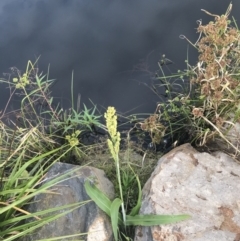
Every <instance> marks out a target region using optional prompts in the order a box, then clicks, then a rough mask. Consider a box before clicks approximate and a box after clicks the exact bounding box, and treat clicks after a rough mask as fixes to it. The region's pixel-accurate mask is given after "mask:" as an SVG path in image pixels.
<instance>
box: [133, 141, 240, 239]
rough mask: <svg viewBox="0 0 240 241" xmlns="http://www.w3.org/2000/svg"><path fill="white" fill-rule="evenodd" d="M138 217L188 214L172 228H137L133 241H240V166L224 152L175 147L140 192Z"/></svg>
mask: <svg viewBox="0 0 240 241" xmlns="http://www.w3.org/2000/svg"><path fill="white" fill-rule="evenodd" d="M140 213H141V214H190V215H191V219H189V220H187V221H182V222H179V223H175V224H171V225H162V226H153V227H141V226H139V227H137V228H136V232H135V241H151V240H154V241H181V240H184V241H210V240H211V241H220V240H221V241H239V240H240V165H239V163H237V162H236V161H235V160H233V159H232V158H230V157H229V156H228V155H226V154H224V153H222V152H215V153H214V154H212V155H210V154H208V153H199V152H198V151H196V150H195V149H194V148H193V147H191V145H190V144H184V145H182V146H179V147H177V148H175V149H173V150H172V151H170V152H169V153H167V154H166V155H164V156H163V157H162V158H161V159H160V160H159V162H158V165H157V167H156V169H155V171H154V172H153V173H152V175H151V177H150V179H149V180H148V181H147V183H146V184H145V186H144V188H143V202H142V207H141V210H140Z"/></svg>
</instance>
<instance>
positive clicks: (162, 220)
mask: <svg viewBox="0 0 240 241" xmlns="http://www.w3.org/2000/svg"><path fill="white" fill-rule="evenodd" d="M189 218H190V215H187V214H182V215H153V214H147V215H135V216H130V215H127V217H126V225H127V226H129V225H140V226H153V225H161V224H170V223H175V222H179V221H183V220H186V219H189Z"/></svg>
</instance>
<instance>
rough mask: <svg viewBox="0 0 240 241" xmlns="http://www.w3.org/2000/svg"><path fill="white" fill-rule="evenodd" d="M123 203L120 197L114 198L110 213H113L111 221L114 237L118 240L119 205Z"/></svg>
mask: <svg viewBox="0 0 240 241" xmlns="http://www.w3.org/2000/svg"><path fill="white" fill-rule="evenodd" d="M121 204H122V200H121V199H119V198H116V199H114V201H113V202H112V204H111V208H110V213H111V222H112V229H113V235H114V239H115V240H118V218H119V207H120V206H121Z"/></svg>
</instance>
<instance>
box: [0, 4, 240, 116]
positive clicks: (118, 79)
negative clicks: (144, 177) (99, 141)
mask: <svg viewBox="0 0 240 241" xmlns="http://www.w3.org/2000/svg"><path fill="white" fill-rule="evenodd" d="M229 3H230V1H229V0H221V1H220V0H199V1H197V0H138V1H137V0H135V1H134V0H121V1H120V0H118V1H117V0H102V1H100V0H98V1H97V0H95V1H94V0H84V1H83V0H35V1H33V0H1V1H0V53H1V58H0V73H1V75H2V73H5V72H9V71H10V70H9V67H13V66H15V67H18V68H19V69H21V70H24V69H25V66H26V63H27V61H28V60H32V61H35V59H36V58H37V57H38V56H40V55H41V57H40V60H39V63H38V66H39V68H40V70H41V71H43V72H46V71H47V67H48V65H49V64H50V77H51V78H54V79H56V80H57V81H56V83H55V85H54V87H53V95H54V96H56V97H60V98H59V101H60V102H61V103H62V104H63V105H64V106H65V107H68V106H70V83H71V74H72V70H74V92H75V95H76V96H77V94H78V93H80V94H81V99H82V102H85V103H86V104H87V105H89V103H90V102H89V101H88V98H90V99H91V100H92V101H93V102H94V103H96V104H98V106H101V105H102V106H104V107H107V106H108V105H113V106H115V107H116V108H117V109H118V110H119V111H122V112H127V111H129V110H132V109H133V108H135V107H138V109H136V110H134V111H133V112H153V111H154V110H155V106H156V101H157V100H158V99H157V97H155V96H154V95H153V93H152V92H151V91H150V90H149V88H147V87H146V85H147V86H149V85H150V84H151V77H152V75H153V74H154V72H155V71H156V70H157V69H158V67H157V61H158V60H159V59H160V57H161V55H162V54H165V55H166V56H167V58H169V59H171V60H172V61H173V62H174V64H173V65H171V68H172V70H173V71H177V69H183V68H184V67H185V65H184V60H185V59H186V56H187V42H186V41H184V40H181V39H180V38H179V35H181V34H183V35H185V36H187V37H188V38H189V39H191V40H192V41H193V42H195V41H196V40H197V38H198V35H197V34H196V28H197V23H196V21H197V20H199V19H203V23H207V22H208V21H209V20H210V19H211V18H209V17H208V16H206V15H205V14H204V13H203V12H202V11H201V9H206V10H208V11H209V12H212V13H216V14H223V13H225V11H226V9H227V7H228V5H229ZM232 3H233V11H232V15H233V16H235V18H236V19H238V18H239V17H238V12H239V10H240V1H239V0H233V1H232ZM190 49H191V48H190ZM189 58H190V61H191V63H192V64H194V63H195V62H196V53H195V52H194V51H193V50H191V51H190V55H189ZM0 88H1V89H0V95H1V97H0V98H1V103H0V107H1V108H2V107H3V106H4V105H5V103H6V100H7V98H8V95H9V94H8V91H7V90H6V89H5V87H4V86H2V85H1V86H0Z"/></svg>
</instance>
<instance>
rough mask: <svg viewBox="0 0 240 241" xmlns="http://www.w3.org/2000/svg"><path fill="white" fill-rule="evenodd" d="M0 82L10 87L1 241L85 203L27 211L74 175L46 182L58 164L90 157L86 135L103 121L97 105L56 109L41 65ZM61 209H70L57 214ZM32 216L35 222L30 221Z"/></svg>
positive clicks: (0, 166)
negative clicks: (42, 195)
mask: <svg viewBox="0 0 240 241" xmlns="http://www.w3.org/2000/svg"><path fill="white" fill-rule="evenodd" d="M0 83H1V84H7V86H8V89H9V93H10V98H9V100H8V101H7V104H6V107H5V109H4V110H2V111H1V113H0V114H1V116H0V200H1V202H0V220H1V224H0V240H8V241H10V240H16V239H18V238H19V237H22V236H24V235H27V234H29V233H30V232H32V231H34V230H35V229H36V228H38V227H41V226H42V225H45V224H46V223H48V222H50V221H52V220H54V219H56V218H58V217H60V216H61V215H64V214H66V213H67V212H70V211H71V210H73V209H75V208H78V207H80V206H81V205H84V204H85V203H86V202H81V203H77V204H71V205H66V206H64V207H59V208H55V209H51V210H44V211H42V212H38V213H34V214H33V213H29V212H27V211H26V205H27V204H28V202H29V201H31V199H32V198H33V197H34V196H35V195H37V194H40V193H43V192H50V190H47V189H49V188H50V187H52V186H53V185H55V184H56V183H59V182H60V181H62V180H64V178H66V177H67V175H68V174H69V173H68V174H64V175H61V176H58V177H56V178H53V179H52V180H48V182H47V180H45V178H44V176H45V174H46V172H47V171H48V169H49V168H50V167H51V166H52V165H53V164H54V163H55V162H58V161H64V162H71V159H72V157H73V155H75V156H77V158H80V157H82V156H84V155H86V153H87V151H88V149H89V148H90V147H87V146H85V145H84V144H83V143H82V142H81V138H82V137H81V134H82V133H84V132H86V131H92V128H93V126H94V125H96V126H99V127H102V125H101V124H100V122H98V119H99V118H100V116H97V115H96V114H95V111H96V107H94V108H93V109H88V108H87V107H86V106H84V109H83V110H81V111H78V110H75V109H74V106H72V108H70V109H69V110H67V111H64V110H62V109H61V108H59V106H55V105H54V104H53V98H52V97H51V95H50V91H49V87H50V86H51V84H52V83H53V81H52V80H49V79H48V76H47V75H42V74H38V68H37V67H36V63H32V62H31V61H29V62H28V64H27V67H26V70H25V72H24V73H21V71H19V70H18V69H16V68H12V73H11V74H9V76H8V79H7V80H6V79H1V80H0ZM15 98H17V99H18V100H20V106H19V109H17V110H14V111H9V107H10V106H11V104H12V102H14V100H15ZM72 102H73V101H72ZM67 178H68V177H67ZM40 184H41V185H40ZM60 209H61V210H62V209H68V210H67V211H66V212H65V211H64V212H63V213H61V215H56V214H54V212H56V211H57V210H60ZM47 213H48V214H49V215H46V214H47ZM29 218H32V219H33V220H32V222H27V223H26V222H25V221H26V220H29ZM79 235H81V234H78V235H76V236H79Z"/></svg>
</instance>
